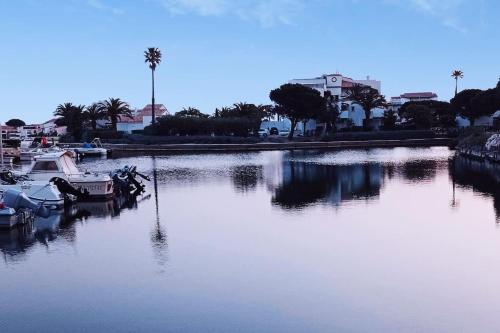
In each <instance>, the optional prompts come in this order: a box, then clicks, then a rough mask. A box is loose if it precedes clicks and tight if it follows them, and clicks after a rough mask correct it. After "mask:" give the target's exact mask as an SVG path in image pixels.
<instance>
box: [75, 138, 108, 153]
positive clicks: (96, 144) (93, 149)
mask: <svg viewBox="0 0 500 333" xmlns="http://www.w3.org/2000/svg"><path fill="white" fill-rule="evenodd" d="M74 151H75V153H76V154H77V155H78V156H85V157H87V156H97V157H99V156H107V155H108V150H107V149H106V148H104V147H103V146H102V143H101V140H100V139H99V138H95V139H94V140H92V142H91V143H84V144H83V145H82V146H81V147H78V148H75V149H74Z"/></svg>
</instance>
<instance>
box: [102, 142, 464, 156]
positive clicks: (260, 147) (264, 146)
mask: <svg viewBox="0 0 500 333" xmlns="http://www.w3.org/2000/svg"><path fill="white" fill-rule="evenodd" d="M455 145H456V140H455V139H450V138H429V139H406V140H369V141H331V142H286V143H242V144H198V143H188V144H157V145H146V144H103V146H104V147H105V148H107V149H111V150H112V153H113V155H114V156H116V155H127V154H137V153H143V154H159V153H206V152H245V151H267V150H301V149H304V150H305V149H356V148H357V149H364V148H384V147H436V146H448V147H451V148H454V147H455Z"/></svg>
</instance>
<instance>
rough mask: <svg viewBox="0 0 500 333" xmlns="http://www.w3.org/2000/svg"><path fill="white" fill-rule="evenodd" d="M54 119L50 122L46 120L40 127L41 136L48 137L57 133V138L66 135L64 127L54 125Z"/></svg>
mask: <svg viewBox="0 0 500 333" xmlns="http://www.w3.org/2000/svg"><path fill="white" fill-rule="evenodd" d="M56 119H57V118H52V119H50V120H47V121H46V122H44V123H43V124H42V125H41V127H42V133H43V134H46V135H50V134H53V133H57V135H58V136H59V135H65V134H66V133H67V127H66V126H57V125H56Z"/></svg>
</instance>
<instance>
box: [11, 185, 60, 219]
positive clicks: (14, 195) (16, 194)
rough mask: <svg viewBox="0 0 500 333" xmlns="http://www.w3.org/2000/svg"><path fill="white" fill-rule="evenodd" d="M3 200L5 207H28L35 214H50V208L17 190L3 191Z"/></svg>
mask: <svg viewBox="0 0 500 333" xmlns="http://www.w3.org/2000/svg"><path fill="white" fill-rule="evenodd" d="M3 202H4V204H5V205H6V206H7V207H11V208H14V209H15V210H18V209H22V208H25V209H30V210H32V211H33V213H34V214H35V215H36V216H40V217H43V218H47V217H49V216H50V210H49V209H48V208H47V207H45V206H44V205H43V204H42V203H40V204H37V203H35V202H33V201H32V200H31V199H30V198H28V196H27V195H26V194H25V193H23V192H21V191H18V190H14V189H9V190H7V191H5V192H4V193H3Z"/></svg>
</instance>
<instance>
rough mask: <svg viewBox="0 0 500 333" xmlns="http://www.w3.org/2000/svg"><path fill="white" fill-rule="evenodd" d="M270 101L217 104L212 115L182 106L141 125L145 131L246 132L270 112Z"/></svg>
mask: <svg viewBox="0 0 500 333" xmlns="http://www.w3.org/2000/svg"><path fill="white" fill-rule="evenodd" d="M272 113H273V108H272V106H270V105H255V104H250V103H236V104H233V106H231V107H222V108H220V109H219V108H217V109H216V110H215V112H214V113H213V114H212V115H208V114H205V113H202V112H201V111H200V110H198V109H196V108H192V107H189V108H184V109H182V110H181V111H179V112H176V113H175V114H174V115H173V116H172V115H168V116H163V117H160V118H158V119H157V122H156V123H155V124H154V125H150V126H148V127H146V128H145V129H144V133H145V134H148V135H231V136H248V135H250V134H254V133H257V131H258V130H259V127H260V123H261V121H262V119H263V118H266V117H269V116H271V115H272Z"/></svg>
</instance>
